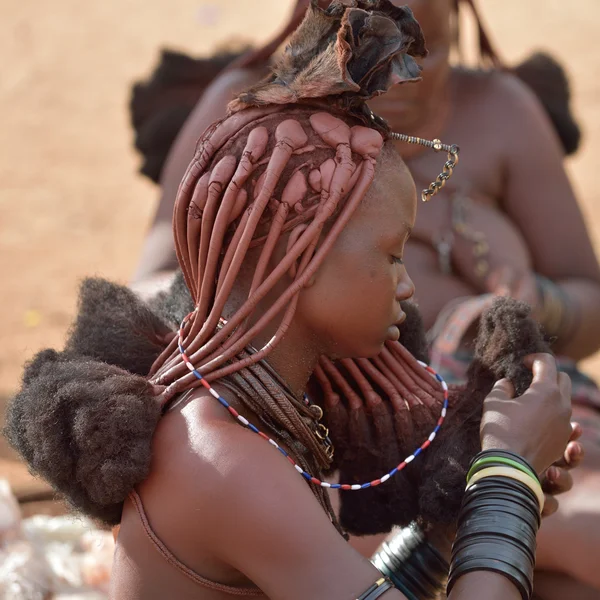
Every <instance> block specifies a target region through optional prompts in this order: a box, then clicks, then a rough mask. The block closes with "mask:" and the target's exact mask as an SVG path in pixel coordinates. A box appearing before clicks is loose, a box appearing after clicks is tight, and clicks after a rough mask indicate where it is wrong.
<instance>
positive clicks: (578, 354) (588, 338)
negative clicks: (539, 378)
mask: <svg viewBox="0 0 600 600" xmlns="http://www.w3.org/2000/svg"><path fill="white" fill-rule="evenodd" d="M557 283H558V284H559V285H560V287H561V290H562V291H563V293H564V294H565V296H566V298H567V304H568V307H567V308H568V310H570V311H574V312H573V314H572V315H570V317H569V318H570V319H572V325H571V331H570V332H569V334H568V337H567V338H566V339H565V340H562V341H561V340H560V339H559V340H557V343H556V351H557V352H559V353H561V354H564V355H565V356H569V357H570V358H572V359H574V360H581V359H583V358H586V357H588V356H590V355H591V354H593V353H594V352H596V351H597V350H598V349H599V348H600V311H599V310H598V306H600V285H599V284H598V283H596V282H595V281H592V280H588V279H569V280H562V281H559V282H557Z"/></svg>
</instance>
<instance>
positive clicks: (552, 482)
mask: <svg viewBox="0 0 600 600" xmlns="http://www.w3.org/2000/svg"><path fill="white" fill-rule="evenodd" d="M572 487H573V477H572V476H571V473H569V471H567V470H566V469H561V468H559V467H557V466H552V467H550V468H549V469H548V470H547V471H546V475H545V477H544V478H543V479H542V489H543V490H544V492H545V493H546V494H551V495H552V496H558V495H559V494H564V493H565V492H568V491H569V490H570V489H571V488H572Z"/></svg>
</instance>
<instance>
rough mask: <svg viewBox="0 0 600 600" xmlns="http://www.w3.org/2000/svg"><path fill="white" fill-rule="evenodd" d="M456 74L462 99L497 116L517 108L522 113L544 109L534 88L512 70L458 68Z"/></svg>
mask: <svg viewBox="0 0 600 600" xmlns="http://www.w3.org/2000/svg"><path fill="white" fill-rule="evenodd" d="M453 77H454V78H455V81H456V87H457V89H458V93H459V96H460V98H461V99H462V98H465V99H468V100H469V103H470V104H471V103H476V104H478V105H479V106H481V107H482V109H483V110H484V111H485V112H487V113H490V114H494V115H496V117H498V116H500V117H501V116H502V115H511V116H512V117H514V116H515V115H514V113H515V111H517V112H518V113H521V114H530V113H531V112H532V111H533V112H535V113H538V114H540V113H541V111H542V108H541V105H540V104H539V101H538V99H537V97H536V96H535V94H534V93H533V92H532V91H531V89H530V88H529V87H528V86H527V85H525V84H524V83H523V82H522V81H521V80H520V79H519V78H518V77H516V76H515V75H513V74H512V73H510V72H505V71H499V70H489V71H484V70H480V69H464V68H456V69H454V70H453Z"/></svg>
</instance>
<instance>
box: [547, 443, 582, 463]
mask: <svg viewBox="0 0 600 600" xmlns="http://www.w3.org/2000/svg"><path fill="white" fill-rule="evenodd" d="M584 457H585V450H584V448H583V446H582V445H581V444H580V443H579V442H569V443H568V444H567V447H566V449H565V453H564V455H563V457H562V458H561V459H560V460H559V461H557V462H555V463H554V466H556V467H560V468H561V469H576V468H577V467H578V466H579V465H580V464H581V463H582V462H583V459H584Z"/></svg>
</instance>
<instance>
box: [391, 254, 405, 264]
mask: <svg viewBox="0 0 600 600" xmlns="http://www.w3.org/2000/svg"><path fill="white" fill-rule="evenodd" d="M392 260H393V261H394V262H395V263H396V264H398V265H403V264H404V259H403V258H399V257H398V256H392Z"/></svg>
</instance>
